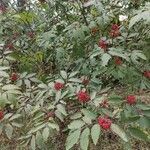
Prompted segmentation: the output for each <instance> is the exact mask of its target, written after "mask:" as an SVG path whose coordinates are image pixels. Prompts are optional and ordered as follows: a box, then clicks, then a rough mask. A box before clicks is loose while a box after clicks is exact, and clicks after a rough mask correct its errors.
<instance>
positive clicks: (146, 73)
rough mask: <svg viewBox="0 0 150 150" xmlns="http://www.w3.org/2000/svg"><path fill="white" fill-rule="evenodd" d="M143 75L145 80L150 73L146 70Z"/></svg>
mask: <svg viewBox="0 0 150 150" xmlns="http://www.w3.org/2000/svg"><path fill="white" fill-rule="evenodd" d="M143 74H144V76H145V77H146V78H150V71H148V70H146V71H144V73H143Z"/></svg>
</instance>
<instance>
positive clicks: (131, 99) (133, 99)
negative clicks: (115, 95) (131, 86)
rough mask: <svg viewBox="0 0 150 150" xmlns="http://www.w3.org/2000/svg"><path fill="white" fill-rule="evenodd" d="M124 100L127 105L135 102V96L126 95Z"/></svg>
mask: <svg viewBox="0 0 150 150" xmlns="http://www.w3.org/2000/svg"><path fill="white" fill-rule="evenodd" d="M126 100H127V103H128V104H129V105H134V104H136V97H135V96H134V95H128V96H127V98H126Z"/></svg>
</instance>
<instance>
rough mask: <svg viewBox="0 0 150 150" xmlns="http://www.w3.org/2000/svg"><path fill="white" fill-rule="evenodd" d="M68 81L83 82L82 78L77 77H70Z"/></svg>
mask: <svg viewBox="0 0 150 150" xmlns="http://www.w3.org/2000/svg"><path fill="white" fill-rule="evenodd" d="M68 81H69V82H75V83H81V82H82V81H81V80H80V79H77V78H70V79H69V80H68Z"/></svg>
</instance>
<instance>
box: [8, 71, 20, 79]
mask: <svg viewBox="0 0 150 150" xmlns="http://www.w3.org/2000/svg"><path fill="white" fill-rule="evenodd" d="M18 79H19V75H18V74H17V73H15V72H13V73H12V74H11V76H10V80H11V81H17V80H18Z"/></svg>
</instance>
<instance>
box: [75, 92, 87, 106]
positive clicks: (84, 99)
mask: <svg viewBox="0 0 150 150" xmlns="http://www.w3.org/2000/svg"><path fill="white" fill-rule="evenodd" d="M77 97H78V100H79V101H80V102H82V103H85V102H88V101H89V100H90V95H89V94H88V93H87V92H86V91H79V92H78V93H77Z"/></svg>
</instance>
